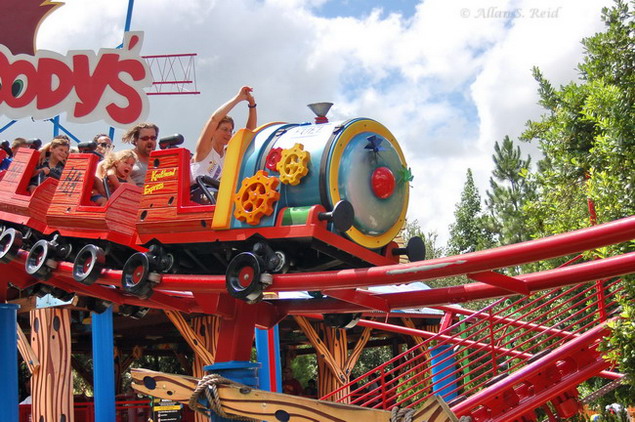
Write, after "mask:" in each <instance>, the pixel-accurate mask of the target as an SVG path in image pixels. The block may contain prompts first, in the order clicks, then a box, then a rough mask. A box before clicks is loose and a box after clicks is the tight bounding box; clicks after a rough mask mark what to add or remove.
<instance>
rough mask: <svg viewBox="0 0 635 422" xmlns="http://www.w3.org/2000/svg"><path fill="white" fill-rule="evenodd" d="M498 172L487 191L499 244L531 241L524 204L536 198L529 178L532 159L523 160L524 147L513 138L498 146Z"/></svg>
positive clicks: (492, 226)
mask: <svg viewBox="0 0 635 422" xmlns="http://www.w3.org/2000/svg"><path fill="white" fill-rule="evenodd" d="M492 159H493V160H494V165H495V167H494V170H493V172H492V177H490V179H489V185H490V188H489V190H488V191H487V192H486V195H487V198H486V199H485V205H486V206H487V211H488V215H487V217H486V222H487V225H488V230H489V231H490V232H491V233H492V238H493V241H494V242H495V244H496V245H499V246H500V245H508V244H512V243H518V242H522V241H525V240H529V239H530V238H531V234H532V233H531V230H530V228H529V226H528V225H527V223H526V220H527V218H526V214H525V211H524V204H525V203H527V202H529V201H531V200H533V199H534V198H535V187H534V184H533V183H532V181H531V179H530V178H529V177H528V176H529V171H530V167H531V157H527V158H526V159H522V158H521V152H520V147H518V146H515V145H514V141H512V140H511V139H510V138H509V136H505V138H504V139H503V142H502V144H499V143H498V142H496V143H495V144H494V155H492Z"/></svg>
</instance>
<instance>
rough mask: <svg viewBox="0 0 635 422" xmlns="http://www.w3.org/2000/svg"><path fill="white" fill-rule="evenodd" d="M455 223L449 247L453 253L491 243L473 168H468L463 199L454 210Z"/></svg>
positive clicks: (473, 249) (483, 246) (480, 247)
mask: <svg viewBox="0 0 635 422" xmlns="http://www.w3.org/2000/svg"><path fill="white" fill-rule="evenodd" d="M454 218H455V223H454V224H452V225H451V226H450V240H449V241H448V249H449V252H450V253H452V254H463V253H468V252H474V251H477V250H480V249H483V248H486V247H488V246H490V245H491V243H492V242H491V239H490V236H489V232H488V231H487V229H486V221H485V216H484V215H483V212H482V209H481V195H480V194H479V192H478V188H477V187H476V185H475V184H474V177H473V176H472V170H471V169H467V175H466V180H465V185H464V186H463V192H462V193H461V200H460V202H459V203H458V204H456V209H455V211H454Z"/></svg>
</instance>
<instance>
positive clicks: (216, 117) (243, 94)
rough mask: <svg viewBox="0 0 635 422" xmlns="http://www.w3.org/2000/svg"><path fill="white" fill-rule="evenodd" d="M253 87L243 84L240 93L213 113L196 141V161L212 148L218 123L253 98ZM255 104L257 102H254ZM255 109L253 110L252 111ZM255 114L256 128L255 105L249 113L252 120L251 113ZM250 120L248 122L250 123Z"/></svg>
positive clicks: (194, 159)
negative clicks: (238, 106)
mask: <svg viewBox="0 0 635 422" xmlns="http://www.w3.org/2000/svg"><path fill="white" fill-rule="evenodd" d="M251 91H252V88H251V87H248V86H243V87H242V88H240V90H239V91H238V93H237V94H236V95H235V96H234V97H233V98H232V99H230V100H229V101H227V102H226V103H225V104H223V105H221V106H220V107H218V108H217V109H216V111H214V112H213V113H212V115H211V116H210V118H209V120H207V123H206V124H205V126H204V127H203V130H202V131H201V134H200V136H199V137H198V141H196V149H195V151H194V156H193V157H192V160H193V161H194V162H197V161H201V160H203V159H204V158H205V157H206V156H207V154H209V152H210V150H211V149H212V137H213V136H214V132H215V131H216V129H217V128H218V124H219V123H220V121H221V120H222V119H223V117H225V116H227V114H228V113H229V112H230V111H231V110H232V109H233V108H234V107H235V106H236V104H238V103H240V102H241V101H249V98H251V99H252V100H253V96H252V95H251ZM254 104H255V102H254ZM252 110H253V112H252ZM252 113H253V114H254V128H255V116H256V114H255V113H256V110H255V107H254V108H251V109H249V115H250V119H249V120H251V114H252ZM249 120H248V124H249Z"/></svg>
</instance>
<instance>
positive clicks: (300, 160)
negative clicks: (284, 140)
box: [276, 144, 310, 186]
mask: <svg viewBox="0 0 635 422" xmlns="http://www.w3.org/2000/svg"><path fill="white" fill-rule="evenodd" d="M309 158H310V154H309V152H308V151H304V146H303V145H302V144H295V145H294V146H293V148H290V149H285V150H282V157H280V161H278V165H277V166H276V168H277V170H278V173H280V181H281V182H282V183H286V184H288V185H292V186H295V185H297V184H298V183H300V179H302V178H303V177H304V176H306V175H307V173H308V172H309V167H308V166H307V164H308V163H309Z"/></svg>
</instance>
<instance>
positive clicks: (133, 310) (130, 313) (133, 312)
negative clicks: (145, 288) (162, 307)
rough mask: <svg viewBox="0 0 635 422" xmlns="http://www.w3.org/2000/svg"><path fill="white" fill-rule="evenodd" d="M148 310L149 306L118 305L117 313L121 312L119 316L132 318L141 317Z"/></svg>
mask: <svg viewBox="0 0 635 422" xmlns="http://www.w3.org/2000/svg"><path fill="white" fill-rule="evenodd" d="M149 310H150V308H142V307H139V306H135V305H121V306H119V314H121V316H125V317H130V318H132V319H141V318H143V317H144V316H146V314H147V313H148V311H149Z"/></svg>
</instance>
